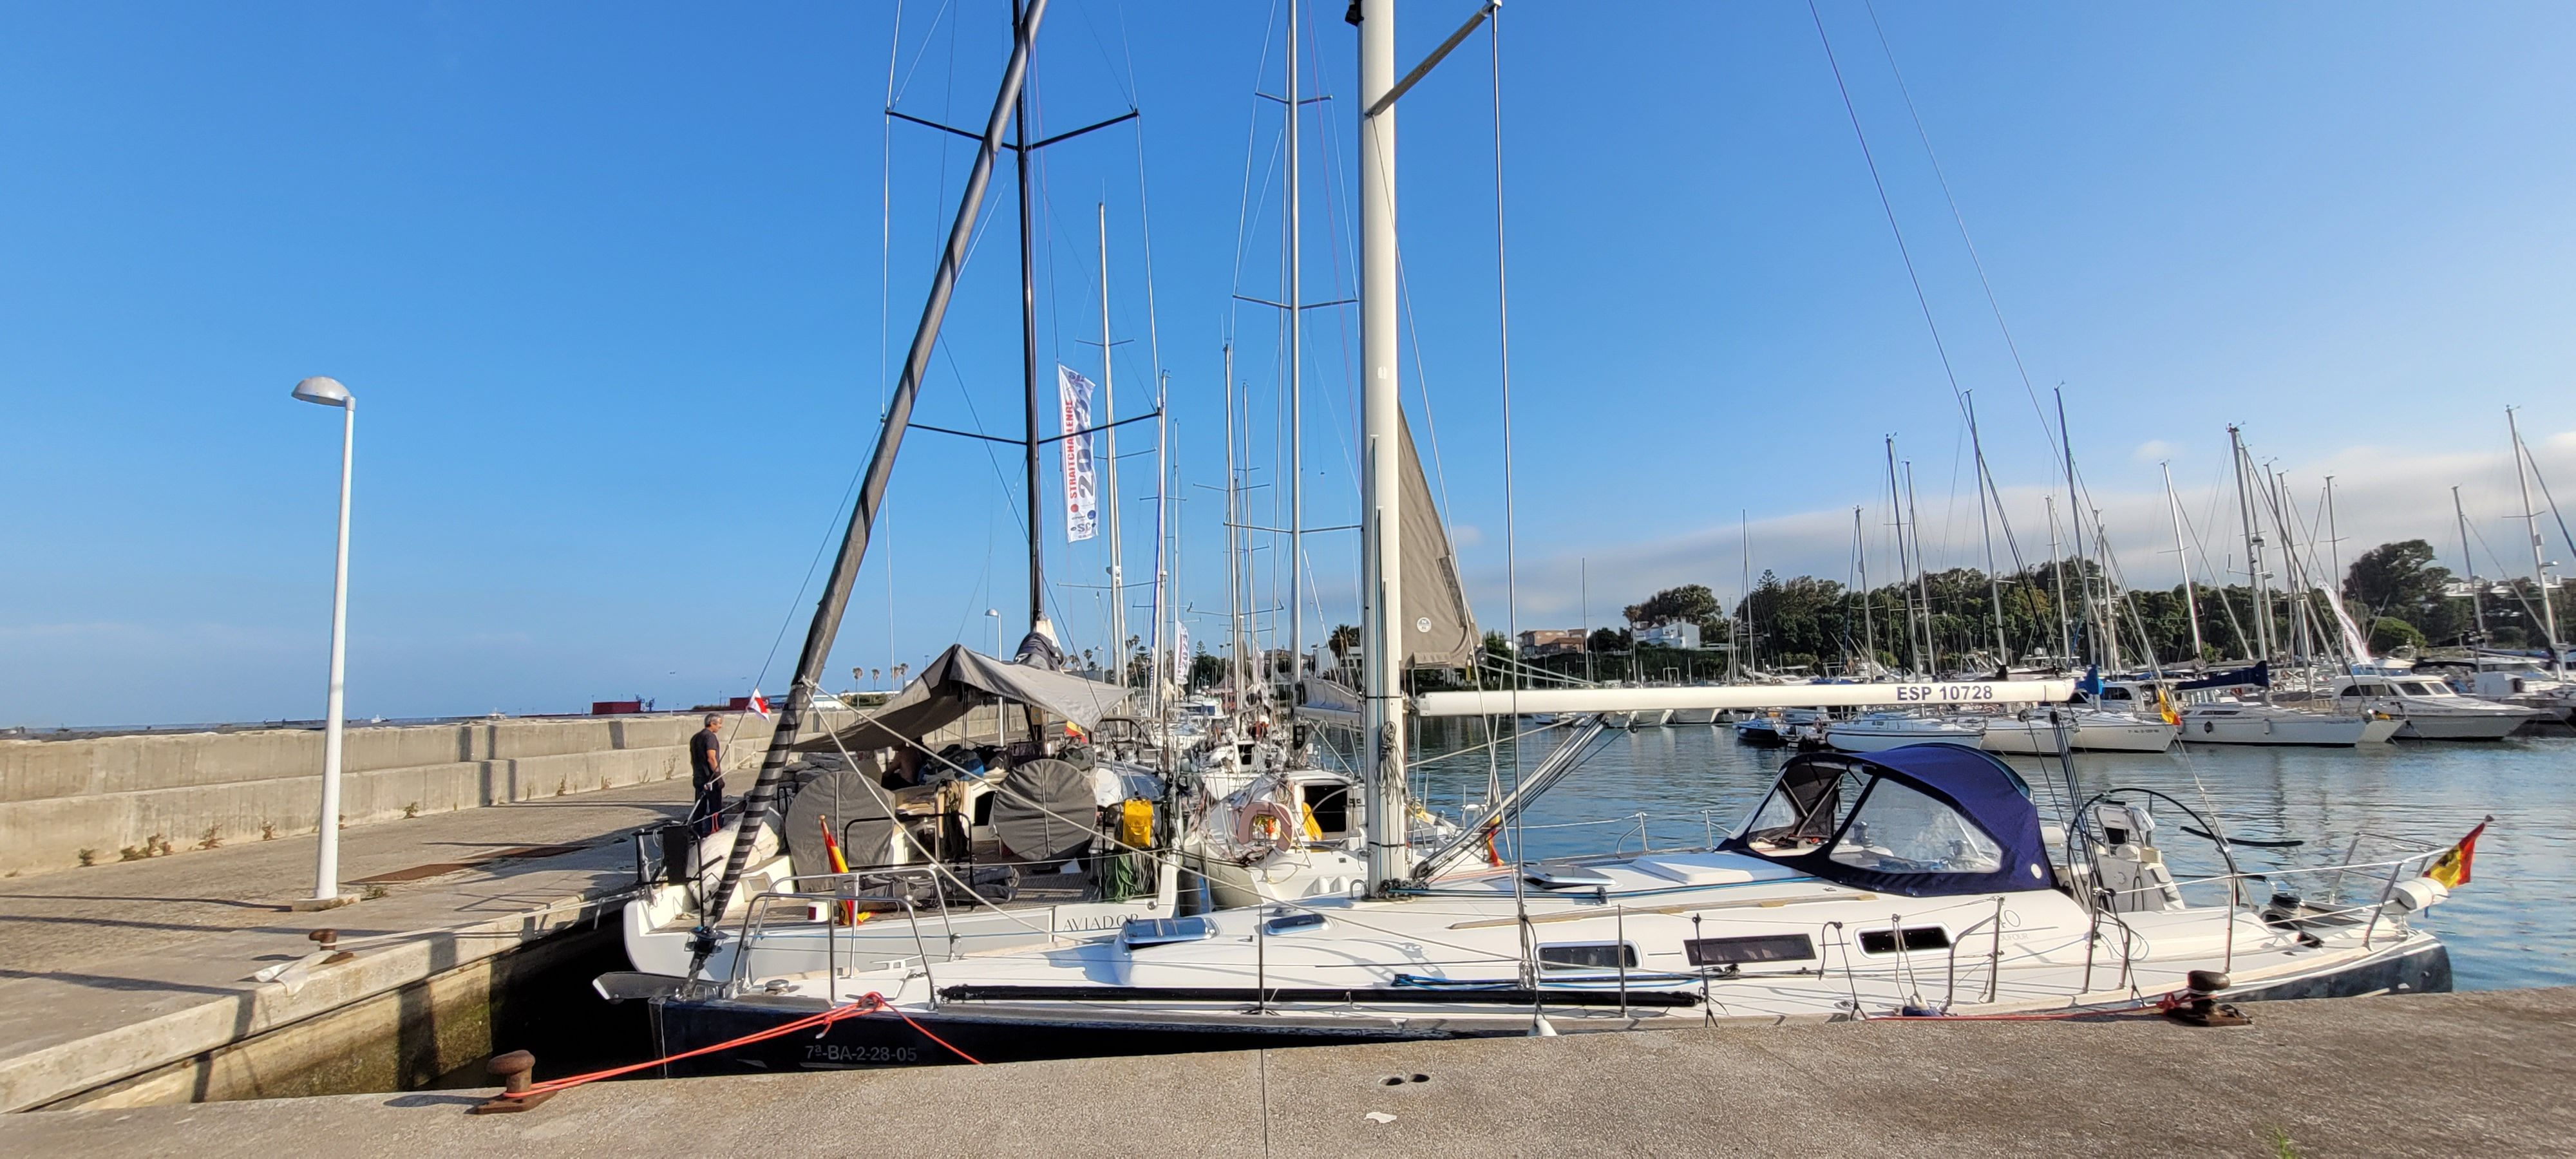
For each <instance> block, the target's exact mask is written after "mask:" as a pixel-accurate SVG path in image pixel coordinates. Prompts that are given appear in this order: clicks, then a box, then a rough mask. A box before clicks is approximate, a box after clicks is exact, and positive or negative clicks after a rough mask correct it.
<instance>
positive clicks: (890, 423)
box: [689, 0, 1047, 976]
mask: <svg viewBox="0 0 2576 1159" xmlns="http://www.w3.org/2000/svg"><path fill="white" fill-rule="evenodd" d="M1027 2H1028V7H1027V9H1026V11H1025V12H1023V11H1020V10H1019V9H1018V8H1016V7H1015V8H1014V10H1013V13H1012V17H1013V18H1012V29H1011V31H1012V33H1013V36H1012V40H1011V58H1010V63H1008V64H1007V65H1005V66H1003V69H1002V85H1001V89H1000V91H998V92H997V93H995V94H994V97H993V111H992V113H991V115H990V116H988V117H987V118H986V119H985V122H984V135H983V137H982V139H981V141H980V142H979V143H978V144H977V145H976V147H975V163H974V166H973V168H971V169H969V170H968V171H967V174H966V191H965V193H964V194H963V195H961V196H960V197H959V198H958V201H957V217H956V220H955V221H953V222H952V223H950V225H949V227H948V243H947V245H946V246H944V247H943V248H942V249H941V250H940V255H939V269H938V271H937V272H936V273H934V274H933V275H932V276H931V280H930V294H929V298H928V300H927V301H925V302H923V303H922V307H921V321H920V323H919V324H918V325H916V326H915V327H914V328H913V332H912V347H911V349H910V351H909V352H908V353H906V354H905V355H904V361H903V376H902V377H901V378H900V379H898V380H896V382H895V388H894V395H893V396H892V397H891V398H890V399H889V400H887V404H886V412H885V420H884V422H883V423H882V424H881V425H880V426H879V427H878V428H877V445H876V449H875V450H874V451H872V452H870V453H869V456H868V469H867V474H866V475H864V476H863V477H862V482H861V483H860V484H859V499H858V502H857V503H856V504H855V505H853V506H852V507H851V509H850V524H849V527H848V529H847V530H845V531H844V532H843V533H842V535H841V550H840V553H839V554H838V555H835V556H833V557H832V571H831V574H830V576H829V577H828V578H826V579H825V580H824V582H823V597H822V599H820V600H819V601H817V602H816V603H815V605H814V621H813V623H812V624H810V625H808V626H807V627H806V629H805V646H804V648H803V649H802V650H801V651H799V652H798V653H797V655H796V675H795V676H794V677H793V678H792V679H791V680H790V682H789V684H788V687H787V703H786V705H785V706H784V707H782V708H781V709H779V711H778V724H777V727H776V728H775V729H774V730H773V731H772V733H771V735H770V741H769V748H768V750H767V751H766V752H765V753H763V754H762V756H761V759H760V779H759V780H757V781H755V782H753V784H752V787H751V791H750V792H749V793H746V794H744V795H743V801H742V820H741V821H740V823H738V824H737V825H736V827H735V829H734V841H733V852H732V853H731V854H730V855H729V856H727V858H726V859H725V868H724V876H723V877H721V878H720V879H718V881H717V883H716V888H715V893H714V896H713V897H711V898H709V899H708V901H707V904H706V906H705V907H704V908H702V909H700V910H699V911H698V912H699V925H698V931H697V935H696V937H695V938H694V939H693V941H692V944H691V946H690V962H689V973H690V974H691V975H692V976H695V975H696V973H697V972H698V970H700V969H702V968H704V967H705V965H706V960H707V958H708V956H709V955H711V954H713V953H714V952H715V948H716V944H715V932H714V926H715V922H716V919H717V918H718V917H720V916H721V915H722V914H723V913H724V912H725V907H726V905H727V904H728V903H730V902H731V901H732V900H733V891H734V886H735V885H736V884H737V883H738V882H740V881H741V880H742V871H743V868H744V867H745V866H746V865H748V864H750V861H751V847H752V843H753V842H752V839H753V837H754V836H755V835H756V834H758V832H759V831H760V826H761V825H762V824H764V823H765V822H766V821H767V820H768V818H769V812H770V806H771V804H772V803H773V802H775V801H776V800H777V795H778V781H779V778H780V776H781V775H782V774H783V773H784V771H785V770H786V768H787V762H788V759H789V758H790V757H791V756H792V755H794V752H795V747H796V739H797V734H798V733H799V732H801V731H802V730H803V728H804V724H805V714H806V712H807V711H808V710H809V709H810V708H811V707H812V706H813V703H814V688H815V683H816V682H817V681H819V680H821V679H822V676H823V664H824V661H826V660H827V659H829V658H830V655H831V651H832V640H833V637H835V636H837V635H839V634H840V630H841V613H842V612H844V611H846V610H847V609H848V608H849V605H850V586H851V585H852V584H853V583H855V582H857V580H858V576H859V565H860V564H861V563H863V562H865V560H866V558H867V553H868V533H869V531H870V530H871V529H872V528H874V527H875V525H876V519H877V511H878V509H879V506H880V505H881V504H882V503H884V501H885V489H886V482H887V480H889V479H890V478H892V477H893V475H894V460H895V454H896V452H898V451H900V450H901V449H902V447H903V433H904V430H905V428H906V427H907V426H909V425H910V423H911V421H912V404H913V400H914V399H915V398H916V397H918V396H919V395H920V393H921V379H922V376H923V375H924V374H925V373H927V372H928V371H929V369H930V353H931V351H932V349H933V348H934V347H936V345H937V344H938V341H939V326H940V323H941V322H942V321H944V320H945V319H946V318H947V316H948V300H949V298H950V296H951V295H952V294H953V293H954V292H955V291H956V289H957V275H958V272H959V271H961V270H963V269H965V268H966V250H967V242H968V241H969V240H970V239H971V238H972V237H973V234H974V225H975V220H976V217H977V215H978V214H979V213H980V212H982V210H983V206H984V189H985V186H986V185H987V184H988V183H989V182H990V181H991V180H992V176H993V159H994V157H995V155H997V154H999V153H1000V152H1001V151H1002V147H1003V146H1002V133H1003V130H1004V128H1005V127H1006V126H1008V124H1009V123H1010V113H1011V110H1012V109H1013V108H1015V107H1016V106H1017V105H1018V103H1019V98H1020V85H1021V81H1022V80H1023V79H1024V78H1025V77H1026V76H1027V75H1028V64H1029V51H1030V47H1031V46H1032V45H1034V44H1035V43H1036V42H1037V35H1038V23H1039V21H1040V20H1041V19H1042V18H1044V16H1045V14H1046V6H1047V0H1027ZM1030 521H1031V522H1032V523H1034V522H1036V521H1037V516H1036V515H1035V513H1034V512H1032V513H1031V515H1030Z"/></svg>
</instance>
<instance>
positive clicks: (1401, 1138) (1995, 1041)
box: [9, 989, 2576, 1159]
mask: <svg viewBox="0 0 2576 1159" xmlns="http://www.w3.org/2000/svg"><path fill="white" fill-rule="evenodd" d="M2248 1009H2249V1012H2250V1013H2252V1014H2253V1016H2254V1024H2253V1025H2251V1026H2246V1027H2235V1028H2227V1029H2197V1028H2191V1027H2185V1026H2180V1025H2176V1024H2173V1023H2168V1022H2166V1021H2164V1020H2162V1019H2160V1018H2154V1017H2142V1018H2128V1019H2121V1020H2117V1021H2112V1022H1954V1023H1939V1022H1929V1021H1920V1022H1886V1021H1880V1022H1868V1023H1844V1024H1834V1025H1801V1026H1780V1027H1769V1028H1758V1029H1740V1028H1738V1029H1725V1030H1715V1029H1694V1030H1685V1031H1662V1032H1650V1033H1636V1034H1608V1035H1582V1036H1569V1037H1563V1038H1547V1039H1500V1040H1488V1041H1482V1042H1458V1043H1436V1044H1418V1045H1388V1046H1362V1047H1338V1048H1317V1049H1307V1050H1285V1051H1266V1052H1238V1053H1225V1054H1203V1055H1178V1056H1165V1057H1159V1058H1134V1059H1112V1060H1098V1061H1068V1062H1046V1063H1022V1064H1017V1065H1011V1066H993V1067H965V1066H957V1067H942V1068H934V1069H922V1070H909V1071H870V1072H831V1073H812V1074H793V1075H762V1076H751V1077H742V1078H718V1079H693V1080H679V1081H645V1082H622V1083H601V1084H594V1085H591V1086H587V1087H582V1088H578V1089H575V1090H572V1091H569V1092H566V1093H564V1094H561V1095H558V1096H556V1098H555V1099H554V1100H553V1101H552V1102H549V1103H547V1104H545V1105H543V1106H540V1107H537V1108H535V1109H534V1110H531V1111H527V1112H524V1113H521V1114H514V1115H485V1116H469V1115H467V1114H466V1113H465V1110H466V1108H467V1107H469V1106H471V1105H473V1104H474V1103H475V1102H477V1101H479V1098H480V1096H479V1093H468V1092H461V1091H460V1092H435V1093H415V1094H405V1095H347V1096H333V1097H327V1098H316V1099H298V1100H270V1101H257V1102H237V1103H222V1104H210V1105H201V1106H163V1107H144V1108H134V1109H125V1110H110V1109H99V1110H73V1111H59V1112H43V1113H38V1114H32V1115H23V1116H19V1117H17V1118H15V1119H12V1120H10V1122H9V1130H10V1141H11V1144H12V1147H13V1148H14V1149H17V1150H19V1151H20V1152H21V1153H25V1154H49V1155H70V1154H107V1153H124V1152H130V1151H135V1150H144V1151H153V1150H185V1151H186V1152H187V1153H188V1154H190V1155H192V1156H198V1157H206V1159H211V1157H216V1156H233V1155H240V1156H258V1157H260V1159H269V1157H272V1156H275V1155H277V1154H281V1153H287V1152H288V1151H289V1150H290V1149H291V1150H292V1151H294V1152H297V1153H310V1152H319V1153H323V1154H396V1153H406V1152H408V1153H414V1154H428V1153H439V1154H506V1155H546V1156H550V1157H556V1159H574V1157H578V1156H593V1155H597V1156H626V1155H635V1154H665V1153H671V1152H675V1151H681V1150H685V1151H686V1152H688V1153H689V1154H692V1155H704V1156H730V1155H742V1156H764V1157H771V1159H774V1157H776V1156H780V1155H789V1154H818V1153H825V1152H842V1151H850V1152H856V1151H862V1150H875V1149H879V1148H880V1147H883V1146H885V1145H886V1144H889V1143H896V1145H897V1146H899V1147H900V1149H901V1150H902V1152H903V1153H905V1154H915V1155H975V1154H996V1153H999V1154H1026V1153H1032V1152H1042V1153H1044V1154H1048V1155H1060V1156H1078V1155H1226V1156H1231V1155H1270V1154H1279V1155H1319V1154H1402V1155H1462V1156H1500V1155H1537V1154H1604V1153H1619V1154H1640V1155H1666V1154H1669V1155H1705V1154H1710V1153H1720V1154H1728V1153H1743V1152H1757V1151H1758V1152H1779V1153H1785V1154H1798V1155H1817V1154H1822V1155H1889V1156H1908V1155H1924V1156H1945V1157H1946V1156H1958V1155H1971V1154H1990V1153H2000V1154H2015V1155H2066V1154H2091V1153H2099V1154H2115V1155H2264V1156H2274V1155H2282V1154H2297V1155H2308V1156H2325V1155H2427V1156H2430V1155H2445V1156H2448V1155H2479V1156H2489V1157H2492V1156H2508V1155H2565V1154H2567V1153H2569V1152H2570V1150H2572V1149H2576V1106H2571V1105H2570V1104H2571V1100H2570V1099H2569V1098H2568V1092H2569V1091H2570V1090H2576V990H2566V989H2561V990H2519V991H2489V992H2484V993H2474V994H2445V995H2420V996H2406V997H2383V998H2360V999H2348V1000H2343V1001H2333V1002H2283V1003H2265V1004H2258V1005H2253V1006H2250V1007H2249V1008H2248ZM1416 1076H1420V1077H1418V1078H1417V1077H1416ZM538 1077H540V1078H544V1077H547V1072H546V1069H545V1067H544V1065H543V1060H540V1065H539V1068H538ZM896 1141H899V1143H897V1142H896Z"/></svg>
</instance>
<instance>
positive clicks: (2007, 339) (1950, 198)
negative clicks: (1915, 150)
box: [1810, 0, 2064, 458]
mask: <svg viewBox="0 0 2576 1159" xmlns="http://www.w3.org/2000/svg"><path fill="white" fill-rule="evenodd" d="M1861 7H1863V8H1864V9H1867V10H1868V12H1869V27H1870V31H1872V32H1874V33H1876V34H1877V36H1878V50H1879V52H1880V53H1881V54H1882V55H1884V56H1886V58H1887V71H1888V73H1889V75H1891V76H1893V77H1895V78H1896V92H1897V95H1899V96H1901V97H1903V98H1905V115H1906V116H1907V117H1908V118H1909V119H1911V120H1912V121H1913V122H1914V135H1915V137H1916V138H1917V139H1919V140H1921V141H1922V142H1923V156H1924V157H1925V158H1926V159H1927V160H1929V161H1931V163H1932V177H1933V180H1935V181H1936V182H1938V183H1939V184H1940V186H1941V199H1942V200H1943V201H1945V202H1947V203H1948V204H1949V206H1950V220H1951V221H1952V222H1954V223H1956V224H1957V225H1958V227H1959V242H1960V244H1962V245H1964V246H1966V247H1967V250H1968V262H1969V264H1970V265H1972V266H1974V267H1975V268H1976V271H1977V285H1978V286H1979V287H1980V288H1982V289H1983V290H1984V291H1985V293H1986V306H1987V308H1988V309H1990V310H1992V311H1994V315H1995V329H1996V330H1998V331H2001V332H2002V333H2003V337H2004V349H2006V350H2008V351H2011V352H2012V362H2013V370H2014V372H2015V373H2017V374H2019V375H2020V376H2021V388H2022V390H2023V392H2024V393H2026V394H2028V395H2029V396H2030V409H2031V413H2032V414H2033V415H2036V416H2038V418H2039V431H2040V436H2041V437H2042V438H2044V439H2046V440H2047V441H2048V450H2049V454H2050V457H2051V458H2062V457H2064V456H2063V455H2062V453H2061V452H2060V451H2059V448H2058V446H2057V432H2056V431H2055V430H2054V429H2052V428H2051V427H2050V426H2049V423H2048V411H2047V409H2046V408H2044V407H2042V406H2040V405H2039V389H2038V388H2037V387H2035V386H2033V385H2031V381H2030V369H2029V368H2028V367H2026V366H2024V365H2022V359H2021V344H2020V343H2018V342H2015V341H2014V340H2013V336H2012V327H2011V326H2008V325H2006V324H2005V323H2004V307H2003V303H2002V302H2001V301H1999V300H1998V299H1997V298H1996V297H1995V285H1994V282H1993V281H1992V280H1991V279H1989V278H1988V277H1987V276H1986V262H1985V259H1984V258H1983V257H1980V256H1979V255H1978V253H1977V242H1976V239H1975V238H1972V237H1970V236H1968V219H1967V216H1966V215H1965V214H1962V213H1961V212H1959V199H1958V198H1957V197H1956V196H1954V195H1953V194H1952V193H1951V192H1950V177H1949V174H1948V173H1946V172H1945V171H1943V170H1942V168H1941V155H1940V154H1939V153H1937V152H1935V151H1933V148H1932V134H1931V133H1929V132H1928V131H1926V130H1925V129H1924V127H1923V114H1922V113H1921V112H1919V111H1917V110H1916V109H1915V107H1914V92H1913V90H1912V89H1910V88H1908V87H1907V86H1906V83H1905V70H1903V69H1900V68H1898V67H1896V50H1895V49H1893V48H1891V47H1889V45H1888V42H1887V30H1886V29H1885V28H1884V27H1881V26H1880V24H1879V22H1878V6H1877V4H1876V3H1875V0H1861ZM1810 11H1812V4H1811V5H1810ZM1819 27H1820V28H1821V21H1820V22H1819ZM1849 99H1850V98H1849V97H1848V95H1846V97H1845V100H1846V101H1848V100H1849Z"/></svg>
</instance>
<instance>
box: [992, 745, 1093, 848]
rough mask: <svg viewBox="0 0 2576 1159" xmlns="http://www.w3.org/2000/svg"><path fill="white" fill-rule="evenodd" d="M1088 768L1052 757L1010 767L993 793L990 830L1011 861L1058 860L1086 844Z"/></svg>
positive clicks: (1090, 804)
mask: <svg viewBox="0 0 2576 1159" xmlns="http://www.w3.org/2000/svg"><path fill="white" fill-rule="evenodd" d="M1099 807H1100V806H1099V804H1098V803H1097V802H1096V800H1095V799H1094V798H1093V796H1092V788H1091V774H1090V773H1087V772H1084V771H1082V770H1081V769H1079V768H1076V767H1074V765H1073V763H1072V762H1070V761H1060V760H1056V759H1055V758H1053V757H1047V758H1042V759H1039V760H1034V761H1030V762H1028V763H1026V764H1023V765H1021V766H1019V767H1018V768H1015V769H1012V770H1011V771H1010V773H1009V774H1008V775H1006V776H1004V777H1003V778H1002V784H1001V786H1000V787H999V788H998V789H996V790H995V791H994V793H993V835H994V836H996V837H999V838H1001V839H1002V848H1003V849H1005V850H1007V851H1008V852H1009V854H1010V856H1011V858H1012V859H1013V860H1015V861H1062V860H1064V859H1066V858H1068V857H1072V856H1075V855H1077V854H1079V853H1081V852H1082V851H1083V849H1084V848H1085V847H1086V846H1088V845H1090V844H1091V834H1092V830H1093V829H1095V828H1097V823H1096V822H1095V821H1094V820H1093V818H1094V816H1095V815H1096V810H1098V809H1099Z"/></svg>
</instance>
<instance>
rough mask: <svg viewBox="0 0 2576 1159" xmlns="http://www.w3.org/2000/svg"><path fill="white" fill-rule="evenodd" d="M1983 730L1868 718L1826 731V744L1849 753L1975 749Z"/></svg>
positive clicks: (1955, 723) (1959, 723) (1956, 723)
mask: <svg viewBox="0 0 2576 1159" xmlns="http://www.w3.org/2000/svg"><path fill="white" fill-rule="evenodd" d="M1982 728H1983V726H1982V725H1981V724H1979V723H1977V722H1974V721H1963V720H1944V719H1931V718H1927V719H1923V720H1909V721H1904V722H1902V723H1887V722H1881V721H1874V720H1870V719H1867V718H1863V719H1861V720H1848V721H1842V722H1840V723H1837V724H1834V725H1831V726H1828V727H1827V728H1826V729H1825V743H1826V744H1829V745H1832V746H1834V747H1835V748H1837V749H1840V750H1842V751H1844V752H1847V753H1881V752H1886V751H1887V750H1889V749H1895V748H1903V747H1905V746H1907V745H1916V744H1938V743H1948V744H1963V745H1974V744H1976V743H1977V741H1978V736H1979V734H1980V732H1981V731H1982Z"/></svg>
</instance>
